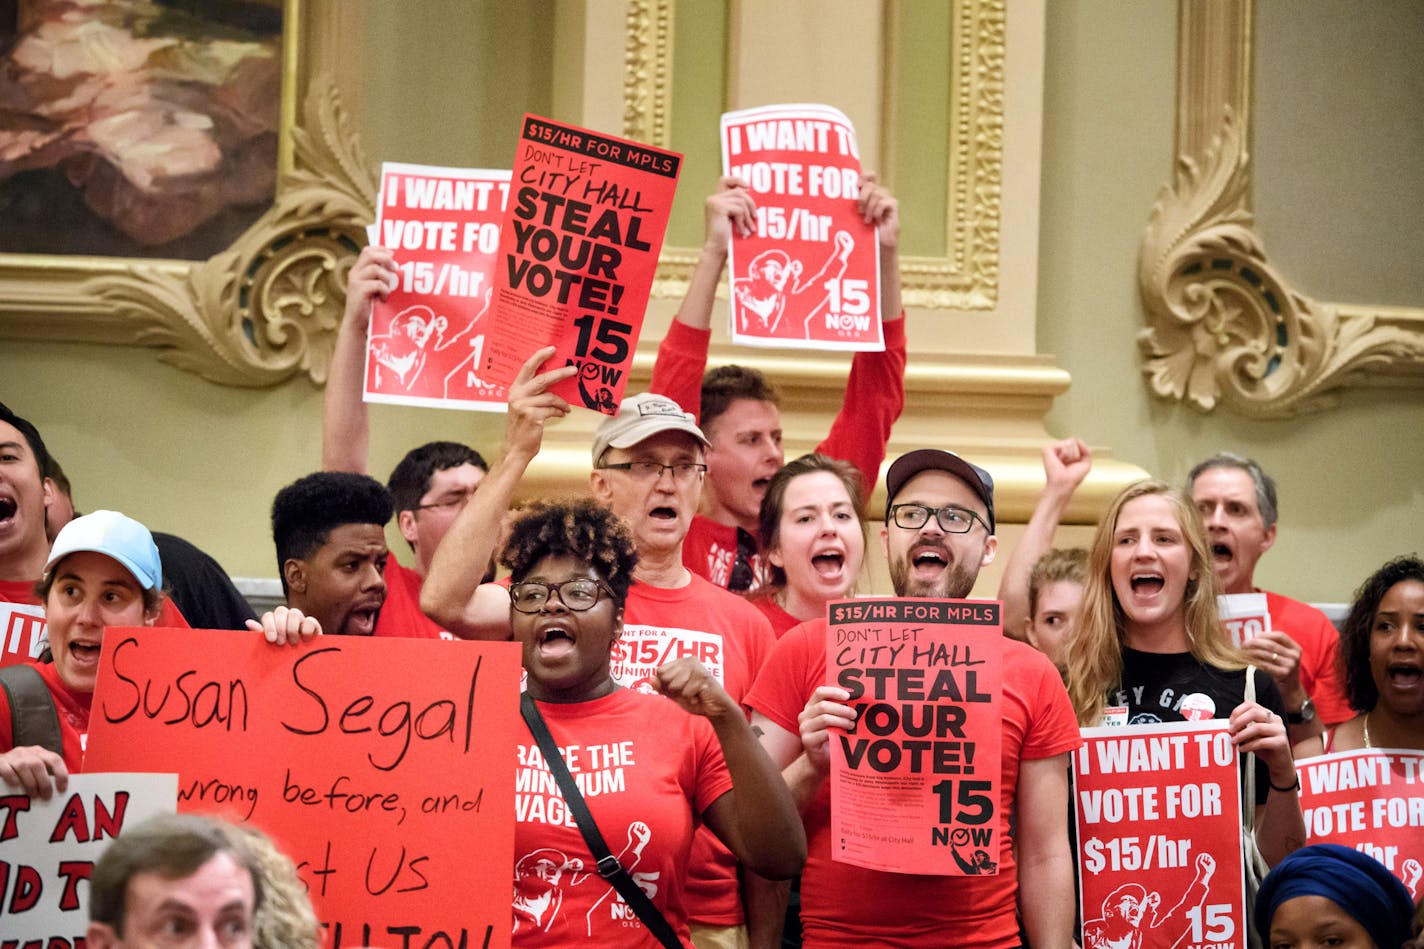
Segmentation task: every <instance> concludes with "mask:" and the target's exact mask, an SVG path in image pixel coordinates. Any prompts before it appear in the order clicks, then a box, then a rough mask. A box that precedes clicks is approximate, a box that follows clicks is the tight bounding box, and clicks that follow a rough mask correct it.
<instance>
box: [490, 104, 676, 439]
mask: <svg viewBox="0 0 1424 949" xmlns="http://www.w3.org/2000/svg"><path fill="white" fill-rule="evenodd" d="M681 168H682V156H681V155H679V154H678V153H676V152H669V151H665V150H663V149H660V148H655V147H653V146H652V145H643V144H640V143H638V142H633V141H629V140H627V139H622V138H614V137H612V136H610V135H602V134H599V133H597V132H591V131H589V130H588V129H584V128H579V127H578V126H576V125H565V124H563V123H559V122H554V121H551V120H549V119H544V118H540V117H539V116H537V115H525V116H524V125H523V132H522V134H521V135H520V138H519V150H518V152H517V153H516V155H515V160H514V177H513V179H512V182H511V188H512V189H513V193H512V194H511V196H510V201H509V206H508V207H507V208H506V210H505V215H504V221H503V224H502V225H501V235H500V249H499V268H498V272H497V276H496V279H495V292H494V304H493V311H492V314H491V317H492V322H491V328H490V334H489V337H488V341H487V344H486V347H485V362H484V367H485V376H486V377H487V378H488V379H490V380H491V381H493V382H496V383H499V384H503V385H508V384H509V383H511V382H513V381H514V377H515V376H516V375H517V374H518V372H519V368H520V367H521V366H522V365H524V363H525V361H526V360H528V358H529V357H530V356H531V355H532V354H533V353H534V352H535V351H536V350H538V349H540V348H542V347H544V346H549V345H553V346H555V347H556V351H555V353H554V355H553V356H552V357H551V358H550V359H549V361H548V362H546V363H545V364H544V367H543V368H545V369H552V368H554V367H556V366H565V365H568V366H577V367H578V368H579V372H578V374H577V375H576V376H574V377H573V378H572V379H567V380H565V381H564V382H562V383H560V384H559V385H557V386H555V387H554V388H553V389H552V391H553V392H555V393H557V394H559V395H561V396H563V397H564V398H565V399H567V400H568V401H569V402H570V403H571V404H573V405H582V406H584V407H585V408H590V409H594V410H596V411H599V412H603V413H604V414H607V415H613V414H615V413H616V412H617V411H618V405H619V403H620V402H622V400H623V391H624V389H626V388H627V386H628V371H629V369H630V368H631V367H632V364H633V352H634V350H635V349H636V348H637V346H638V335H639V334H640V333H641V332H642V329H643V315H644V312H645V311H646V310H647V307H648V298H649V297H650V296H651V294H652V288H653V279H654V277H656V275H657V266H658V253H659V251H660V250H661V249H662V246H663V235H664V234H665V233H666V231H667V221H668V215H669V213H671V211H672V199H673V196H674V194H676V192H677V176H678V173H679V171H680V170H681Z"/></svg>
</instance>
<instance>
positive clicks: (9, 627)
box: [0, 600, 49, 666]
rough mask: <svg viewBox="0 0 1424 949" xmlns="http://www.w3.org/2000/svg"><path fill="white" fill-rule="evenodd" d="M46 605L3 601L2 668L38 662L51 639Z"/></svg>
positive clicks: (0, 619) (0, 605)
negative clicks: (32, 660)
mask: <svg viewBox="0 0 1424 949" xmlns="http://www.w3.org/2000/svg"><path fill="white" fill-rule="evenodd" d="M45 629H46V626H45V611H44V607H43V606H38V605H33V604H30V603H9V602H6V601H3V600H0V666H8V665H13V664H15V663H20V662H29V661H30V660H31V659H38V658H39V655H40V653H41V652H43V651H44V648H45V646H47V645H48V644H49V638H48V637H47V636H46V635H45Z"/></svg>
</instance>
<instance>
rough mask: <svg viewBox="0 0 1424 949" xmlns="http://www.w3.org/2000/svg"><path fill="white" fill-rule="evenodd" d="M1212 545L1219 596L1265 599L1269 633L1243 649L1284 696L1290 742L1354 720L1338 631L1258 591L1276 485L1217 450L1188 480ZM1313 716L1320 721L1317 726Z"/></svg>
mask: <svg viewBox="0 0 1424 949" xmlns="http://www.w3.org/2000/svg"><path fill="white" fill-rule="evenodd" d="M1187 493H1188V494H1189V495H1190V496H1191V499H1192V502H1193V503H1194V504H1195V505H1196V508H1197V511H1198V512H1199V513H1200V514H1201V518H1202V524H1203V526H1205V527H1206V532H1207V539H1208V540H1209V541H1211V553H1212V559H1213V562H1214V563H1215V565H1216V580H1217V592H1218V593H1262V592H1264V593H1265V594H1266V610H1267V612H1269V613H1270V616H1271V628H1270V630H1268V631H1266V632H1264V633H1260V634H1258V635H1256V636H1255V637H1253V638H1252V639H1250V640H1249V641H1248V642H1246V643H1245V645H1244V646H1243V647H1242V648H1243V650H1244V651H1245V653H1246V655H1247V657H1248V658H1249V659H1250V660H1251V662H1252V663H1254V664H1255V665H1257V666H1260V667H1261V668H1262V669H1264V670H1266V671H1267V672H1269V673H1270V674H1271V678H1273V679H1275V680H1276V685H1277V686H1278V687H1279V688H1280V690H1281V697H1282V698H1284V699H1285V702H1286V711H1287V712H1288V713H1289V714H1288V717H1287V723H1288V724H1289V725H1290V737H1291V742H1292V743H1298V742H1301V741H1303V740H1305V739H1306V738H1308V737H1310V735H1311V734H1314V733H1317V732H1318V731H1319V724H1320V723H1323V724H1324V725H1325V726H1327V727H1333V726H1335V725H1338V724H1340V723H1341V722H1343V721H1346V720H1347V719H1350V718H1353V717H1354V714H1355V713H1354V712H1353V711H1351V709H1350V703H1349V701H1348V700H1347V699H1346V698H1345V683H1344V668H1343V667H1342V666H1341V665H1340V663H1339V661H1338V659H1337V657H1338V655H1339V652H1340V633H1339V631H1338V630H1336V629H1335V627H1334V625H1333V624H1332V623H1331V622H1330V620H1329V619H1328V618H1327V617H1326V615H1325V614H1324V613H1322V612H1320V611H1319V610H1317V609H1316V608H1315V607H1313V606H1310V605H1308V604H1305V603H1301V602H1300V601H1298V600H1292V599H1291V598H1290V597H1288V596H1281V595H1280V594H1279V593H1271V592H1269V591H1263V590H1260V589H1259V588H1257V586H1256V583H1255V573H1256V563H1257V561H1259V560H1260V559H1261V556H1262V555H1263V554H1265V552H1266V551H1268V550H1270V549H1271V545H1272V544H1274V543H1275V542H1276V512H1277V508H1276V482H1275V480H1274V479H1272V478H1271V476H1270V475H1268V474H1266V473H1265V472H1264V471H1262V470H1261V466H1260V465H1258V464H1257V463H1256V462H1255V461H1252V460H1251V459H1250V458H1244V457H1242V456H1241V455H1236V454H1232V453H1231V452H1221V453H1220V454H1217V455H1213V456H1212V457H1211V458H1208V459H1206V460H1205V461H1203V462H1202V463H1201V464H1199V465H1197V466H1196V467H1195V468H1193V469H1192V471H1191V474H1189V475H1188V476H1187ZM1317 719H1318V720H1319V722H1317Z"/></svg>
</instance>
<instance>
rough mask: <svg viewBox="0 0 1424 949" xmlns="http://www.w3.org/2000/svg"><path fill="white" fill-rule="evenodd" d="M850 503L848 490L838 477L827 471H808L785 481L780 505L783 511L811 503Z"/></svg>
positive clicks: (818, 504)
mask: <svg viewBox="0 0 1424 949" xmlns="http://www.w3.org/2000/svg"><path fill="white" fill-rule="evenodd" d="M851 503H852V502H851V497H850V492H849V491H847V490H846V486H845V482H844V481H842V480H841V479H840V478H838V477H836V476H835V475H834V474H832V473H831V472H829V471H808V472H806V473H805V474H802V475H797V476H796V477H794V478H792V479H791V480H790V481H789V482H787V485H786V496H785V498H784V499H783V500H782V503H781V507H782V510H784V511H792V510H796V509H797V508H801V507H810V506H813V505H815V506H820V505H822V504H828V505H832V506H834V505H837V504H851Z"/></svg>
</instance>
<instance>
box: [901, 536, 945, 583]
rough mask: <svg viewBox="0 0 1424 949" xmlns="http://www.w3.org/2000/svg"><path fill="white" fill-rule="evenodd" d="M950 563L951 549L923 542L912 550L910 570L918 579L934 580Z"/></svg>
mask: <svg viewBox="0 0 1424 949" xmlns="http://www.w3.org/2000/svg"><path fill="white" fill-rule="evenodd" d="M949 564H950V556H949V551H948V550H947V549H946V548H945V547H943V546H941V545H939V544H921V545H920V546H918V547H916V548H914V549H913V550H911V551H910V572H911V576H913V577H914V578H915V579H916V580H921V581H925V582H928V581H931V580H934V579H935V578H936V577H938V576H939V575H940V574H941V573H943V572H944V571H945V570H946V569H948V567H949Z"/></svg>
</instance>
